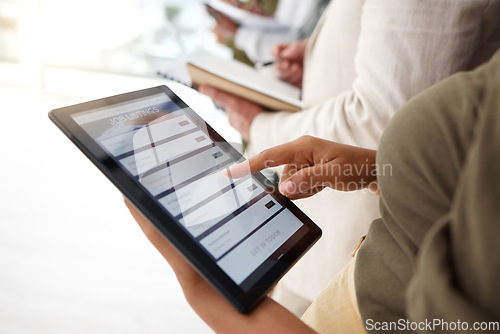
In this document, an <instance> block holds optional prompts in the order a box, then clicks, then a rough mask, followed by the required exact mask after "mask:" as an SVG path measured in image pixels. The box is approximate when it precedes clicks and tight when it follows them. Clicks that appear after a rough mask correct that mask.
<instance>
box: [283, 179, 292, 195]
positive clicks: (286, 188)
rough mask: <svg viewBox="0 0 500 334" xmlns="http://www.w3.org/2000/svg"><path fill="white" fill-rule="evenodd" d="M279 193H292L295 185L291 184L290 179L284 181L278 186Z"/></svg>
mask: <svg viewBox="0 0 500 334" xmlns="http://www.w3.org/2000/svg"><path fill="white" fill-rule="evenodd" d="M279 189H280V193H282V194H283V195H289V194H293V193H294V191H295V186H294V185H293V183H292V181H285V182H283V183H282V184H280V186H279Z"/></svg>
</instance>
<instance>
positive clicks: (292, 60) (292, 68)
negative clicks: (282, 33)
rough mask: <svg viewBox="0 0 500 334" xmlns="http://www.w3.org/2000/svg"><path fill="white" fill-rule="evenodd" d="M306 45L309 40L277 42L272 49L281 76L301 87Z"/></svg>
mask: <svg viewBox="0 0 500 334" xmlns="http://www.w3.org/2000/svg"><path fill="white" fill-rule="evenodd" d="M306 46H307V40H302V41H297V42H292V43H283V44H277V45H276V46H275V47H274V48H273V50H272V55H273V57H274V58H275V59H276V61H275V64H276V68H277V69H278V71H279V72H280V78H281V79H282V80H285V81H287V82H289V83H290V84H292V85H294V86H297V87H300V88H301V87H302V75H303V72H304V53H305V50H306Z"/></svg>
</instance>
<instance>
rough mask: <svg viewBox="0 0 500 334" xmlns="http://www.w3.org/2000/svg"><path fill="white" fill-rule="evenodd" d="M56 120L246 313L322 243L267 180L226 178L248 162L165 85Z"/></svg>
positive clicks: (63, 112)
mask: <svg viewBox="0 0 500 334" xmlns="http://www.w3.org/2000/svg"><path fill="white" fill-rule="evenodd" d="M49 118H50V119H51V120H52V121H53V122H54V123H55V124H56V125H57V126H58V127H59V129H61V130H62V131H63V132H64V133H65V134H66V135H67V136H68V138H69V139H71V141H73V143H74V144H75V145H76V146H77V147H78V148H79V149H80V150H81V151H82V152H83V153H84V154H85V155H86V156H87V158H89V159H90V160H91V161H92V162H93V163H94V164H95V165H96V166H97V168H99V169H100V170H101V172H103V173H104V174H105V175H106V176H107V177H108V178H109V180H110V181H111V182H113V184H114V185H115V186H116V187H117V188H118V189H119V190H120V191H121V192H122V193H123V194H124V196H125V197H127V198H128V199H129V201H130V202H131V203H132V204H134V205H135V206H136V207H137V208H138V209H139V210H140V211H141V212H142V213H143V214H144V215H145V216H146V217H147V218H148V219H149V220H150V221H151V222H152V223H153V224H154V225H155V226H156V228H157V229H158V230H159V231H160V232H161V233H162V234H163V235H164V236H165V237H166V238H167V239H168V240H169V241H170V242H171V243H172V244H173V245H174V247H176V248H177V249H178V250H179V252H180V253H181V254H183V256H184V257H185V258H186V260H188V261H189V262H190V263H191V265H192V266H193V267H194V268H195V269H196V270H197V271H198V272H199V273H200V274H201V275H202V276H203V277H204V278H205V279H206V280H207V281H208V282H209V283H210V284H212V286H214V287H215V288H216V289H217V290H218V291H219V292H220V293H221V294H222V295H223V296H224V297H225V298H226V299H227V300H228V301H229V302H230V303H231V304H232V305H234V307H235V308H236V309H237V310H239V311H240V312H248V311H250V310H251V309H252V308H253V307H254V306H255V305H256V304H257V302H258V301H259V300H261V299H262V298H263V297H264V296H265V295H266V293H267V292H268V291H269V290H270V289H271V288H272V287H273V286H274V284H275V283H276V282H277V281H278V280H279V279H280V278H281V277H282V276H283V275H284V274H285V273H286V272H287V271H288V270H289V269H290V268H291V267H292V266H293V264H294V263H295V262H296V261H297V260H298V259H299V258H300V257H301V256H302V255H303V254H304V253H305V252H306V251H307V250H308V249H309V248H310V247H311V246H312V245H313V243H314V242H315V241H316V240H317V239H318V238H319V237H320V236H321V230H320V229H319V228H318V227H317V226H316V225H315V224H314V223H313V222H312V221H311V220H310V219H309V218H308V217H307V216H306V215H305V214H304V213H302V212H301V211H300V210H299V209H298V208H297V207H296V206H295V205H294V204H293V203H292V202H291V201H290V200H289V199H288V198H286V197H285V196H283V195H281V194H280V193H279V192H278V190H277V187H276V186H275V185H273V184H272V183H271V182H269V181H268V180H267V179H266V178H265V177H264V176H263V175H262V174H260V173H257V174H254V175H251V176H248V177H244V178H240V179H231V178H229V177H227V176H225V175H223V174H222V170H224V169H227V167H229V166H231V165H233V164H235V163H237V162H241V161H243V160H244V158H243V157H242V155H241V154H240V153H239V152H238V151H237V150H235V149H234V148H233V147H232V146H231V145H230V144H229V143H227V142H226V141H225V140H224V139H223V138H222V137H221V136H220V135H219V134H217V133H216V132H215V131H214V130H213V129H212V128H211V127H210V125H208V124H207V123H206V122H205V121H204V120H203V119H202V118H201V117H200V116H198V115H197V114H196V113H195V112H194V111H193V110H191V109H190V108H189V107H188V106H187V105H186V104H185V103H184V102H183V101H181V100H180V99H179V97H177V96H176V95H175V94H174V93H173V92H172V91H171V90H170V89H169V88H167V87H166V86H159V87H154V88H150V89H145V90H140V91H136V92H131V93H126V94H122V95H117V96H113V97H108V98H103V99H99V100H96V101H91V102H86V103H82V104H77V105H73V106H69V107H65V108H60V109H56V110H53V111H51V112H50V113H49ZM124 210H125V208H124Z"/></svg>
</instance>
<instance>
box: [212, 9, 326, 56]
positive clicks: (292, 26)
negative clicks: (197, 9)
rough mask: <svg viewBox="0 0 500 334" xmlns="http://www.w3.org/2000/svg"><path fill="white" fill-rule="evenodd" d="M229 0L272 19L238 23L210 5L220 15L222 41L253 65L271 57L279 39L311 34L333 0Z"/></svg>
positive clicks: (218, 34)
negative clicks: (261, 22)
mask: <svg viewBox="0 0 500 334" xmlns="http://www.w3.org/2000/svg"><path fill="white" fill-rule="evenodd" d="M225 2H228V3H230V4H232V5H234V6H237V7H239V8H241V9H244V10H246V11H248V12H250V13H253V14H256V15H261V16H264V17H268V19H269V24H268V25H267V26H265V27H256V26H254V25H248V24H245V22H242V23H241V24H238V23H236V22H234V21H233V20H231V18H229V17H228V16H225V15H224V14H222V13H220V12H216V11H215V10H214V9H211V8H209V9H208V11H209V13H211V14H212V16H213V17H214V18H215V19H216V24H215V27H214V28H213V32H214V33H215V35H216V37H217V40H218V42H219V43H221V44H224V45H227V46H228V47H230V48H232V49H233V51H234V57H235V59H237V60H240V61H242V62H244V63H247V64H250V65H252V64H254V63H257V62H268V61H271V60H272V59H273V56H272V54H271V50H272V48H273V47H274V46H275V45H276V44H278V43H284V42H291V41H294V40H298V39H304V38H307V37H309V36H310V35H311V33H312V31H313V28H314V27H315V25H316V23H317V21H318V19H319V17H320V16H321V14H322V12H323V10H324V9H325V7H326V5H327V4H328V2H329V0H308V1H300V0H259V1H257V0H252V1H247V2H245V3H243V2H240V1H231V0H225ZM273 26H275V27H274V28H273Z"/></svg>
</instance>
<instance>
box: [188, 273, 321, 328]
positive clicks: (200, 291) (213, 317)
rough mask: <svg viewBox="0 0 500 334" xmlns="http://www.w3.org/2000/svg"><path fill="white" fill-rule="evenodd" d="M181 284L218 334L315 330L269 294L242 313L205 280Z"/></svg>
mask: <svg viewBox="0 0 500 334" xmlns="http://www.w3.org/2000/svg"><path fill="white" fill-rule="evenodd" d="M181 286H182V288H183V291H184V295H185V296H186V299H187V301H188V302H189V304H190V305H191V307H192V308H193V309H194V310H195V312H196V313H197V314H198V315H199V316H200V317H201V318H202V319H203V320H204V321H205V322H206V323H207V324H208V325H209V326H210V327H211V328H212V329H213V330H214V331H215V332H217V333H230V334H237V333H314V331H313V330H312V329H311V328H310V327H308V326H307V325H306V324H305V323H303V322H302V321H301V320H300V319H298V318H297V317H295V316H294V315H293V314H292V313H290V312H289V311H288V310H286V309H285V308H284V307H283V306H281V305H280V304H278V303H276V302H275V301H274V300H272V299H271V298H269V297H266V298H264V300H263V301H262V302H261V303H260V304H259V305H257V307H256V308H255V309H254V310H253V311H252V312H251V313H249V314H241V313H239V312H238V311H236V310H235V309H234V308H233V307H232V306H231V305H230V304H229V303H228V302H227V301H226V300H225V299H224V298H223V297H222V296H221V295H220V294H219V293H218V292H217V291H216V290H214V288H212V287H211V286H210V285H209V284H207V283H206V282H205V281H200V282H198V283H197V284H194V285H190V284H184V283H183V282H181Z"/></svg>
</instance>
